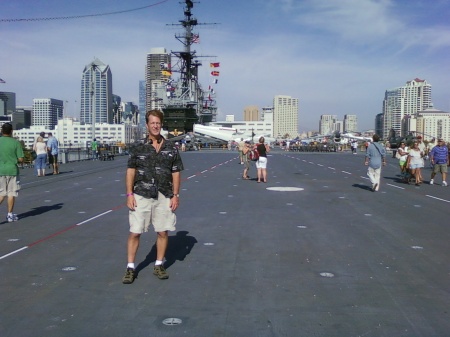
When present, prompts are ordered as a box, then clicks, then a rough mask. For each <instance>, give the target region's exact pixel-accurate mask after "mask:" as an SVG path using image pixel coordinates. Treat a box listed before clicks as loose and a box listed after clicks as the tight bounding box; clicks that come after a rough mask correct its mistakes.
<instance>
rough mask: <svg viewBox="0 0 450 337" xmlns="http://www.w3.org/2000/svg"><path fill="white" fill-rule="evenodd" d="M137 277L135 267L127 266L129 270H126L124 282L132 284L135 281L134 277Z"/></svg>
mask: <svg viewBox="0 0 450 337" xmlns="http://www.w3.org/2000/svg"><path fill="white" fill-rule="evenodd" d="M135 278H136V274H135V271H134V269H133V268H127V271H126V272H125V276H124V277H123V279H122V283H123V284H131V283H133V282H134V279H135Z"/></svg>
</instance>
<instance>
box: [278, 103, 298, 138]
mask: <svg viewBox="0 0 450 337" xmlns="http://www.w3.org/2000/svg"><path fill="white" fill-rule="evenodd" d="M273 127H274V128H273V136H274V137H275V138H281V137H284V136H288V138H295V137H297V136H298V98H292V97H291V96H282V95H277V96H275V97H274V98H273Z"/></svg>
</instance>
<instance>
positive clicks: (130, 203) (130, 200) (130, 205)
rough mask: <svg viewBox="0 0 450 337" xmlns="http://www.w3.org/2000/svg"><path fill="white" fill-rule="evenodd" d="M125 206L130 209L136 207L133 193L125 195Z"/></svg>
mask: <svg viewBox="0 0 450 337" xmlns="http://www.w3.org/2000/svg"><path fill="white" fill-rule="evenodd" d="M127 207H128V209H129V210H130V211H134V210H135V208H136V199H135V198H134V195H133V194H132V195H128V196H127Z"/></svg>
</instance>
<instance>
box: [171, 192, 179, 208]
mask: <svg viewBox="0 0 450 337" xmlns="http://www.w3.org/2000/svg"><path fill="white" fill-rule="evenodd" d="M179 204H180V197H176V196H173V197H172V198H170V209H171V210H172V212H175V210H176V209H177V208H178V205H179Z"/></svg>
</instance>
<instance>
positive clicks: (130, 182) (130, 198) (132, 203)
mask: <svg viewBox="0 0 450 337" xmlns="http://www.w3.org/2000/svg"><path fill="white" fill-rule="evenodd" d="M135 177H136V169H134V168H127V173H126V177H125V186H126V192H127V206H128V208H129V209H130V210H132V211H134V209H135V207H136V199H135V198H134V192H133V186H134V179H135Z"/></svg>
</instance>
